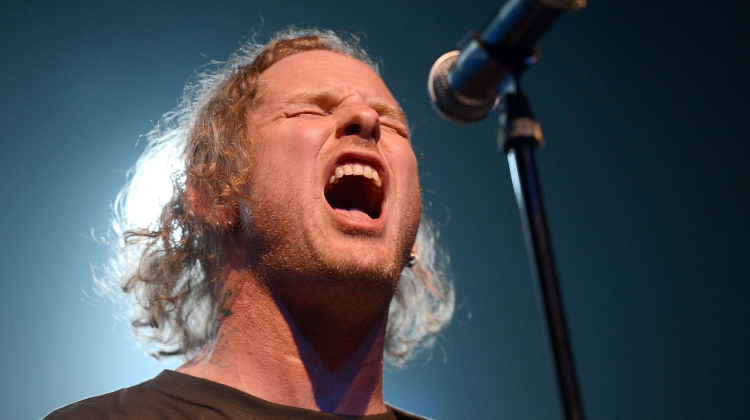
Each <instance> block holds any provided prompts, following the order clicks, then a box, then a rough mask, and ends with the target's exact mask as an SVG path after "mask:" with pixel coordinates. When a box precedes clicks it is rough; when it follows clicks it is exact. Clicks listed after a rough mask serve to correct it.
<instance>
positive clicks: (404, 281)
mask: <svg viewBox="0 0 750 420" xmlns="http://www.w3.org/2000/svg"><path fill="white" fill-rule="evenodd" d="M310 50H329V51H334V52H337V53H340V54H343V55H346V56H350V57H353V58H356V59H358V60H360V61H362V62H363V63H365V64H366V65H368V66H370V67H371V68H372V69H373V70H374V71H375V72H376V73H378V66H377V64H376V63H375V62H374V61H373V60H372V59H371V58H370V57H369V56H368V55H367V53H366V52H365V51H364V50H363V49H362V47H361V46H360V45H359V42H358V39H357V38H356V37H354V36H351V35H347V36H344V35H338V34H336V33H334V32H332V31H322V30H314V29H308V30H298V29H288V30H285V31H283V32H280V33H277V34H276V35H275V36H273V37H272V38H271V41H270V42H269V43H268V44H267V45H260V44H258V43H256V42H255V41H254V40H251V41H250V42H248V43H246V44H245V45H243V46H242V47H241V48H240V49H239V50H238V51H237V52H235V53H234V54H232V55H231V56H230V58H229V60H228V61H227V62H225V63H218V62H212V63H210V64H209V65H208V66H207V67H206V68H204V69H203V70H202V71H201V72H200V73H198V74H197V75H196V76H195V77H194V78H193V79H192V81H190V82H188V84H187V86H186V87H185V91H184V95H183V98H182V100H181V102H180V103H179V105H178V107H177V108H176V109H175V110H174V111H172V112H169V113H167V114H165V115H164V116H163V117H162V119H161V120H160V121H159V124H158V125H157V126H156V127H155V128H154V129H153V130H152V131H151V132H149V133H148V134H147V135H146V139H147V141H148V145H147V146H146V149H145V151H144V152H143V154H142V155H141V157H140V158H139V159H138V161H137V162H136V164H135V166H134V167H133V168H132V169H131V170H130V171H129V173H128V183H127V184H126V185H125V186H124V187H123V189H122V190H121V191H120V193H119V194H118V196H117V198H116V200H115V203H114V205H113V211H114V217H113V220H112V235H113V237H114V240H113V241H112V242H111V243H112V250H113V254H112V257H111V258H110V260H109V261H108V264H107V265H106V266H105V269H104V275H103V276H100V277H99V278H97V283H98V285H99V286H100V289H101V290H104V291H105V292H106V293H108V294H110V295H111V296H112V295H114V294H117V293H119V292H122V293H119V294H120V295H121V297H124V298H125V301H126V302H127V303H129V307H130V308H131V311H130V314H129V317H130V322H131V325H132V332H133V335H134V337H135V338H136V340H138V341H140V342H142V343H143V344H146V345H150V346H152V348H153V349H154V351H153V352H152V353H151V354H152V355H153V356H154V357H157V358H161V357H167V356H178V355H180V356H184V357H186V358H189V357H191V356H192V355H194V354H195V353H197V352H198V351H199V350H200V349H201V348H202V347H203V346H204V344H205V343H206V341H207V340H209V339H210V338H211V334H212V328H213V326H214V325H215V323H216V322H217V319H218V316H219V315H218V314H217V312H218V308H219V306H220V305H219V302H218V296H217V295H216V292H215V291H216V287H213V284H214V283H215V282H217V281H218V277H219V272H220V270H221V267H222V266H223V265H224V264H225V263H226V259H227V258H228V255H229V247H230V246H231V242H230V240H229V239H227V235H221V234H220V232H218V231H217V230H216V229H214V228H212V226H209V225H208V222H207V221H206V220H205V218H204V217H200V216H199V215H198V214H197V213H196V211H195V210H194V209H193V208H191V206H190V204H189V200H188V198H187V193H186V190H187V189H188V187H187V185H186V184H190V185H191V186H192V185H194V184H195V185H197V186H199V187H200V188H199V189H200V191H202V192H204V193H205V194H206V196H207V197H208V198H209V201H210V202H211V203H213V204H217V203H236V201H237V199H238V198H240V197H244V196H243V195H242V193H241V192H240V191H241V187H242V186H243V185H245V184H247V183H248V181H249V179H250V176H251V175H250V174H251V163H252V156H251V154H252V152H251V151H252V147H251V144H250V142H251V139H252V137H253V136H252V135H250V134H251V133H249V130H250V129H251V127H248V125H247V123H246V115H247V113H248V112H249V111H250V110H251V108H252V105H253V100H254V98H255V96H256V94H257V89H258V83H257V82H258V78H259V77H260V75H261V73H263V71H265V70H266V69H267V68H269V67H270V66H271V65H273V64H274V63H276V62H278V61H279V60H281V59H283V58H285V57H288V56H290V55H292V54H296V53H299V52H303V51H310ZM160 190H161V191H160ZM159 192H161V194H159ZM245 198H247V197H245ZM165 201H166V202H165ZM155 203H156V204H155ZM148 206H151V209H150V211H149V208H148ZM437 236H438V235H437V233H436V231H435V230H434V229H433V226H432V224H431V223H430V222H429V220H427V218H426V217H422V221H421V223H420V226H419V231H418V233H417V247H418V249H419V259H418V260H417V262H416V264H415V265H413V266H412V267H409V268H405V269H404V270H403V272H402V274H401V278H400V281H399V283H398V287H397V290H396V293H395V296H394V298H393V300H392V302H391V305H390V308H389V315H388V326H387V330H386V345H385V352H384V356H385V360H386V361H387V362H388V363H390V364H391V365H394V366H402V365H403V364H405V363H406V362H408V361H410V360H412V359H413V358H414V357H415V356H416V355H417V353H418V352H419V350H421V349H424V348H429V347H431V346H432V345H433V343H434V341H435V336H436V334H437V333H439V332H440V331H441V330H442V329H443V328H445V327H446V326H447V325H448V323H449V322H450V319H451V317H452V314H453V308H454V290H453V285H452V282H451V281H450V278H449V276H448V274H447V263H448V257H447V254H445V253H444V252H443V251H442V249H441V248H440V247H439V246H438V243H437Z"/></svg>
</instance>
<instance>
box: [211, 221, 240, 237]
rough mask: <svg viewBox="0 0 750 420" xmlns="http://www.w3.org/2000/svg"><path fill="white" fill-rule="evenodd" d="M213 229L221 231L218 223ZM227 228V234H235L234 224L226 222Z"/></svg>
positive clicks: (235, 227)
mask: <svg viewBox="0 0 750 420" xmlns="http://www.w3.org/2000/svg"><path fill="white" fill-rule="evenodd" d="M214 227H215V228H216V230H221V225H220V224H219V222H216V224H215V225H214ZM227 227H228V228H229V229H228V231H229V233H231V234H232V235H234V234H235V233H237V226H235V225H234V223H232V222H231V221H230V220H227Z"/></svg>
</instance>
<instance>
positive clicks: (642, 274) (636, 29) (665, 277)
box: [0, 0, 750, 419]
mask: <svg viewBox="0 0 750 420" xmlns="http://www.w3.org/2000/svg"><path fill="white" fill-rule="evenodd" d="M17 3H18V4H10V3H9V2H4V3H2V5H0V75H1V76H2V77H0V99H1V100H0V140H1V142H0V156H1V158H0V159H2V160H1V161H0V162H1V164H0V179H2V183H1V184H0V188H1V189H0V195H1V196H2V199H1V200H0V223H2V228H1V230H0V232H1V233H2V243H1V245H0V270H2V271H1V272H0V275H1V276H2V293H0V314H2V316H1V317H0V326H1V329H0V332H1V334H2V335H1V336H2V346H1V347H0V361H1V362H0V375H1V377H2V382H1V383H0V399H1V400H2V404H0V418H8V419H11V418H12V419H15V418H19V419H21V418H38V417H41V416H42V415H44V414H45V413H47V412H48V411H50V410H52V409H54V408H56V407H58V406H60V405H63V404H66V403H69V402H71V401H73V400H76V399H80V398H83V397H86V396H90V395H93V394H98V393H103V392H107V391H111V390H114V389H117V388H119V387H123V386H127V385H130V384H133V383H137V382H140V381H142V380H145V379H147V378H148V377H150V376H152V375H154V374H155V373H156V372H158V371H159V370H160V369H163V368H164V367H174V366H175V365H174V364H171V365H166V366H165V365H160V364H158V363H156V362H153V361H151V360H149V359H148V358H146V357H145V356H143V355H142V353H143V352H142V350H140V349H138V348H136V347H135V345H134V344H133V343H132V341H130V340H129V339H128V338H127V330H128V327H127V323H126V322H123V321H116V320H115V319H114V318H113V307H112V304H111V303H109V302H107V301H106V300H104V299H101V298H99V297H97V296H96V295H95V294H93V292H92V291H93V285H92V280H91V273H90V272H91V265H92V264H94V265H96V264H101V263H102V261H103V260H104V257H105V256H106V253H107V250H106V247H105V246H103V245H101V244H97V243H95V242H93V241H92V240H91V239H89V238H90V236H91V231H92V229H95V232H96V233H97V234H103V233H105V232H106V228H107V222H108V219H109V216H110V210H109V205H110V204H111V202H112V200H113V199H114V197H115V194H116V193H117V191H118V190H119V188H120V187H121V186H122V184H123V182H124V180H125V171H126V170H127V169H128V168H129V167H131V166H132V164H133V163H134V162H135V160H136V158H137V156H138V155H139V154H140V152H141V151H142V150H143V147H144V143H145V142H144V141H143V140H142V141H141V142H139V143H137V140H138V139H139V136H140V135H142V134H145V133H146V132H148V131H149V130H150V129H151V128H152V127H153V125H154V124H155V122H156V121H157V120H158V119H159V117H160V116H161V115H162V114H163V113H164V112H166V111H169V110H170V109H172V108H173V107H174V106H175V104H176V100H177V98H178V97H179V96H180V94H181V89H182V87H183V85H184V83H185V81H186V80H187V79H188V78H189V77H190V75H191V72H192V71H193V70H194V69H196V68H198V67H199V66H201V65H202V64H205V63H206V62H207V61H209V60H210V59H215V60H224V59H226V57H227V56H228V55H229V54H230V53H231V52H232V51H233V50H234V49H236V48H237V47H238V46H239V45H240V42H241V41H243V40H245V39H247V38H248V37H249V36H250V35H251V34H252V33H253V31H254V30H255V31H259V32H260V33H261V35H266V36H267V35H269V34H270V33H272V32H274V31H276V30H279V29H281V28H283V27H284V26H286V25H287V24H298V25H300V26H306V27H307V26H315V27H324V28H331V29H336V30H346V31H355V32H362V33H364V34H366V36H364V44H365V45H366V46H367V47H368V49H369V50H370V52H371V53H372V54H373V55H374V56H376V57H380V58H382V62H383V64H384V65H383V75H384V79H385V81H386V83H388V85H389V86H390V87H391V90H392V91H393V92H394V95H395V96H396V97H397V99H399V101H400V102H401V104H402V106H403V108H404V110H405V111H406V113H407V114H408V116H409V118H410V121H411V124H412V129H413V141H414V145H415V148H416V150H417V151H418V153H419V155H420V165H421V166H420V172H421V175H422V183H423V188H424V197H425V203H426V205H427V213H428V214H429V215H431V216H432V218H433V219H435V220H436V221H437V222H438V224H439V225H440V227H441V231H442V238H443V239H444V240H445V243H446V244H447V245H448V247H449V248H450V251H451V256H452V259H451V260H452V267H453V272H454V275H455V278H456V282H457V283H456V284H457V297H458V310H457V313H456V317H455V320H454V322H453V324H452V326H451V327H450V328H449V329H448V330H447V331H446V332H445V334H444V335H443V336H442V337H441V338H440V340H439V345H438V346H437V347H436V349H435V351H434V352H433V354H432V357H431V360H429V362H428V361H427V359H426V358H424V359H422V360H421V361H420V362H419V363H416V364H415V366H414V367H412V368H411V369H408V370H405V371H394V370H389V371H388V372H387V374H386V378H385V386H386V391H385V392H386V397H387V399H388V400H389V401H390V402H391V403H394V404H396V405H399V406H402V407H404V408H406V409H409V410H413V411H416V412H419V413H422V414H425V415H428V416H432V417H436V418H439V419H460V418H482V419H493V418H504V419H553V418H559V415H560V414H559V408H558V400H557V399H558V397H557V391H556V388H555V382H554V376H553V374H552V364H551V359H550V356H549V352H548V347H547V342H546V338H545V335H544V334H545V332H544V330H543V325H542V323H541V320H540V316H539V310H538V309H537V305H536V297H535V286H534V284H533V283H532V282H531V280H530V277H529V269H528V263H527V258H526V253H525V248H524V244H523V238H522V232H521V228H520V222H519V217H518V213H517V209H516V205H515V202H514V197H513V192H512V187H511V183H510V176H509V173H508V168H507V161H506V159H505V157H504V156H503V155H502V154H500V153H498V152H496V150H495V144H494V131H495V126H496V123H495V122H494V121H492V120H491V119H490V120H488V121H485V122H482V123H479V124H475V125H472V126H453V125H450V124H448V123H446V122H444V121H442V120H441V119H440V118H439V117H438V116H437V115H436V114H434V113H433V111H432V110H431V108H430V105H429V103H428V101H427V96H426V92H425V83H426V77H427V73H428V71H429V69H430V66H431V65H432V63H433V62H434V60H435V59H436V58H437V57H438V56H439V55H441V54H442V53H444V52H446V51H448V50H450V49H452V48H453V47H454V46H455V44H456V42H457V41H458V40H459V39H460V38H461V37H462V35H463V34H464V33H465V32H466V31H467V30H469V29H479V28H480V27H481V26H482V25H483V24H484V22H485V21H486V20H487V19H488V18H489V17H490V15H491V14H492V13H493V12H494V11H495V9H496V8H497V6H498V5H499V2H493V1H474V2H471V3H472V5H471V6H462V5H459V2H454V1H414V2H408V3H407V2H396V1H384V2H377V3H376V2H368V3H364V2H354V1H327V2H314V1H305V2H301V1H300V2H294V1H283V0H275V1H263V2H239V1H213V2H125V1H98V2H93V1H92V2H84V1H80V2H68V3H69V4H65V5H63V2H47V3H40V2H34V1H31V2H25V3H24V4H21V2H17ZM590 3H591V4H590V5H589V6H588V7H587V8H586V9H584V10H583V11H581V12H577V13H568V14H566V15H564V16H563V17H562V18H561V19H560V20H559V21H558V22H557V23H556V24H555V26H554V27H553V28H552V30H551V31H549V32H548V34H547V35H546V36H545V38H544V39H543V41H542V42H541V47H542V60H541V61H540V62H539V63H538V64H537V65H536V67H534V68H532V69H530V70H529V71H528V72H527V74H526V76H525V80H524V84H525V87H526V90H527V93H528V95H529V96H530V98H531V101H532V105H533V107H534V110H535V112H536V115H537V117H538V119H539V121H540V122H541V123H542V126H543V129H544V132H545V135H546V138H547V143H548V145H547V147H545V148H543V149H540V150H539V151H538V153H537V156H538V162H539V167H540V172H541V175H540V176H541V179H542V183H543V187H544V192H545V198H546V204H547V209H548V216H549V222H550V225H551V232H552V235H553V241H554V245H555V251H556V258H557V262H558V268H559V276H560V282H561V288H562V292H563V298H564V301H565V304H566V311H567V317H568V324H569V329H570V333H571V338H572V345H573V350H574V355H575V361H576V364H577V368H578V374H579V377H580V383H581V389H582V395H583V401H584V406H585V409H586V412H587V414H588V418H589V419H635V418H648V419H708V418H712V419H713V418H716V419H719V418H721V419H741V418H748V416H749V414H748V413H750V402H749V401H748V400H749V399H750V368H749V367H748V361H747V359H748V355H750V339H749V338H748V337H750V309H749V307H748V306H749V305H748V301H749V298H750V286H749V282H748V277H749V276H748V272H749V269H750V262H749V261H750V239H748V238H749V236H750V223H749V222H748V213H749V212H748V208H750V182H749V181H748V179H749V178H750V164H748V154H749V153H750V145H749V142H748V140H750V136H749V135H748V132H749V130H750V118H749V117H750V112H749V111H748V110H749V109H750V108H749V106H750V83H748V81H747V78H748V76H750V71H749V70H750V25H749V24H748V22H750V3H748V2H747V1H744V0H736V1H720V2H713V3H710V2H698V1H692V2H690V1H688V2H684V1H675V0H662V1H650V2H624V1H621V2H615V1H591V2H590Z"/></svg>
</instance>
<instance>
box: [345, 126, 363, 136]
mask: <svg viewBox="0 0 750 420" xmlns="http://www.w3.org/2000/svg"><path fill="white" fill-rule="evenodd" d="M361 133H362V126H361V125H359V124H349V125H347V126H346V128H345V129H344V134H346V135H347V136H356V135H357V134H361Z"/></svg>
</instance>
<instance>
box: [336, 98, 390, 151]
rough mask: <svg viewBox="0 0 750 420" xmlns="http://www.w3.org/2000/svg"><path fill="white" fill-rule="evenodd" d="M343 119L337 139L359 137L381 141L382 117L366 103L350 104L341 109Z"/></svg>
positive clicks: (338, 129) (340, 120)
mask: <svg viewBox="0 0 750 420" xmlns="http://www.w3.org/2000/svg"><path fill="white" fill-rule="evenodd" d="M340 112H341V118H340V119H339V126H338V128H337V133H336V137H346V136H357V137H359V138H361V139H363V140H372V141H375V142H377V141H378V140H380V115H378V113H377V111H375V110H374V109H372V108H371V107H370V106H368V105H367V104H365V103H350V104H347V105H345V106H343V107H341V108H340Z"/></svg>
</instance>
